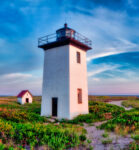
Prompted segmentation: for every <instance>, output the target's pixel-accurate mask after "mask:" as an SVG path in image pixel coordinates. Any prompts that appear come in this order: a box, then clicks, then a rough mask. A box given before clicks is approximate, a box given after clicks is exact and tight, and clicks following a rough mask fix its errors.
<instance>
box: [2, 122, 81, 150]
mask: <svg viewBox="0 0 139 150" xmlns="http://www.w3.org/2000/svg"><path fill="white" fill-rule="evenodd" d="M0 138H6V139H11V140H13V141H14V142H15V143H16V144H22V145H24V144H28V145H30V146H32V147H33V146H36V145H44V144H47V145H48V146H49V147H50V148H52V149H57V150H58V149H60V148H62V149H64V148H68V147H74V146H76V145H78V144H79V136H78V135H77V134H76V133H75V132H74V131H71V130H69V129H63V128H59V127H58V126H54V125H50V124H49V125H47V126H46V125H42V124H39V123H32V124H31V123H24V124H21V123H13V122H7V121H4V120H0Z"/></svg>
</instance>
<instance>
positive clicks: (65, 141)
mask: <svg viewBox="0 0 139 150" xmlns="http://www.w3.org/2000/svg"><path fill="white" fill-rule="evenodd" d="M89 99H90V101H89V114H84V115H79V116H77V117H75V118H74V119H73V120H64V119H63V120H61V121H60V122H59V121H58V120H57V119H55V121H54V122H53V123H51V122H50V121H49V120H50V118H46V117H41V116H40V107H41V97H34V101H33V103H32V104H25V105H20V104H18V103H17V102H16V97H0V143H2V144H1V145H0V150H2V149H4V150H23V149H24V148H23V147H24V146H25V145H30V146H31V147H35V148H36V147H39V146H40V145H43V146H46V149H48V148H51V149H57V150H59V149H67V148H69V147H76V146H78V145H80V144H87V146H90V143H91V141H90V140H89V139H87V137H86V130H85V129H84V128H83V127H82V126H83V125H84V123H87V124H88V125H92V124H93V123H94V122H97V121H104V120H108V121H107V122H106V123H104V124H102V125H101V126H100V128H101V129H105V130H106V131H114V132H116V133H118V134H122V135H126V134H128V133H134V135H133V136H132V138H133V139H134V140H135V142H133V143H131V144H130V145H129V147H130V149H133V150H137V148H138V139H139V137H138V133H137V134H135V133H136V131H138V130H139V110H138V109H137V108H138V107H137V105H138V104H137V102H138V101H139V100H138V99H137V97H110V96H90V97H89ZM119 99H120V100H125V101H124V102H123V103H125V104H123V105H126V104H127V105H128V107H129V106H132V107H134V108H136V109H132V110H130V111H125V109H124V108H122V107H119V106H116V105H112V104H107V103H105V102H103V101H111V100H119ZM99 100H100V101H101V102H100V101H99ZM129 103H130V104H129ZM135 103H136V104H135ZM106 131H105V132H104V134H102V136H103V137H104V138H106V139H105V140H102V143H103V144H110V143H112V140H111V139H109V138H108V137H109V135H108V133H107V132H106ZM107 138H108V139H107ZM135 148H136V149H135ZM90 149H93V148H92V147H91V146H90Z"/></svg>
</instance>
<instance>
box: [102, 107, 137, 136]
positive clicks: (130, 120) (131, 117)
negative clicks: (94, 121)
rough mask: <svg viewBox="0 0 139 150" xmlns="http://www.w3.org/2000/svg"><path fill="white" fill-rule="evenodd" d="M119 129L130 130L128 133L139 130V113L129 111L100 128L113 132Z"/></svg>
mask: <svg viewBox="0 0 139 150" xmlns="http://www.w3.org/2000/svg"><path fill="white" fill-rule="evenodd" d="M117 127H119V128H121V129H122V130H124V129H128V131H127V133H128V132H133V131H135V130H136V129H139V112H138V111H135V110H134V111H133V110H132V111H127V112H125V113H123V114H120V115H119V116H118V117H116V118H113V119H111V120H108V121H107V122H106V123H104V124H102V125H101V126H100V128H101V129H106V130H112V131H114V130H115V129H116V128H117Z"/></svg>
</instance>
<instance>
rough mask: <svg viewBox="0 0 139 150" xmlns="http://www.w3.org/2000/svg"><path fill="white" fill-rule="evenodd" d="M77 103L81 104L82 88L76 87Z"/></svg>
mask: <svg viewBox="0 0 139 150" xmlns="http://www.w3.org/2000/svg"><path fill="white" fill-rule="evenodd" d="M77 97H78V104H82V89H77Z"/></svg>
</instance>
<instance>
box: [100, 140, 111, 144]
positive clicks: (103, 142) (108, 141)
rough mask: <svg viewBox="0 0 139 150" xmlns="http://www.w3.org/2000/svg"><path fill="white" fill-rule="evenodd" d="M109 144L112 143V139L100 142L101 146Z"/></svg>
mask: <svg viewBox="0 0 139 150" xmlns="http://www.w3.org/2000/svg"><path fill="white" fill-rule="evenodd" d="M111 143H112V139H106V140H102V144H111Z"/></svg>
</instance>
